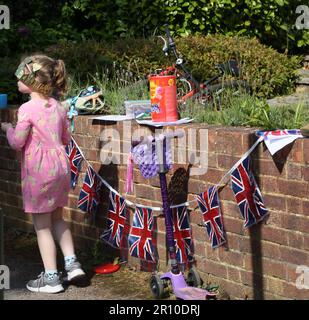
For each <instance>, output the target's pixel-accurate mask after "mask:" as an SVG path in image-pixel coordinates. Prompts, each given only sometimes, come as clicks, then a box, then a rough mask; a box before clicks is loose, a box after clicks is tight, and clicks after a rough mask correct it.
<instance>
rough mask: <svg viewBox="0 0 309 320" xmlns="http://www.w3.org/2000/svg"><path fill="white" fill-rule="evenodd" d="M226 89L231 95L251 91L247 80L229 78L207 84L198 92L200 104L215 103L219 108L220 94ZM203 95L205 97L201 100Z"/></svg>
mask: <svg viewBox="0 0 309 320" xmlns="http://www.w3.org/2000/svg"><path fill="white" fill-rule="evenodd" d="M228 90H229V91H231V92H232V94H233V95H240V94H241V93H248V94H250V93H251V88H250V86H249V84H248V82H247V81H245V80H230V81H225V82H223V83H219V84H214V85H211V86H208V87H207V88H206V89H204V90H203V91H202V92H201V93H200V96H199V100H200V102H201V103H202V104H211V105H213V104H216V105H217V106H218V107H219V108H220V106H221V97H222V94H223V93H224V92H226V91H228ZM204 96H205V97H207V99H206V101H203V97H204Z"/></svg>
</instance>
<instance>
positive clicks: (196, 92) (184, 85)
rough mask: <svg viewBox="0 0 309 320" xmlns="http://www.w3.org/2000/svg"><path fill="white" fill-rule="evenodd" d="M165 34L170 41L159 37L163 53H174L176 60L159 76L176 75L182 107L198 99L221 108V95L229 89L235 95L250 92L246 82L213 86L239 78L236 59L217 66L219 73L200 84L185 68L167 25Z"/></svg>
mask: <svg viewBox="0 0 309 320" xmlns="http://www.w3.org/2000/svg"><path fill="white" fill-rule="evenodd" d="M165 33H166V37H167V39H168V40H166V39H165V38H164V37H162V36H158V37H159V38H160V39H162V40H163V41H164V46H163V48H162V51H163V52H164V54H165V55H166V56H168V55H169V53H170V52H171V51H172V53H173V55H174V56H175V58H176V61H175V63H174V64H173V65H172V66H169V67H167V68H165V69H164V70H162V69H161V70H162V71H161V72H159V75H172V74H174V75H176V77H177V79H178V81H177V99H178V103H179V104H180V105H183V104H186V102H187V101H188V99H197V100H198V101H199V102H200V103H202V104H203V105H211V104H213V103H214V102H217V104H218V106H219V107H220V95H221V94H222V93H223V92H224V91H225V90H227V89H229V90H232V91H233V94H238V93H239V92H240V91H243V92H248V93H249V92H250V86H249V84H248V83H247V81H245V80H225V81H222V82H221V83H217V84H213V83H214V82H215V81H217V80H218V79H219V78H220V77H223V76H225V75H232V76H233V77H239V75H240V70H239V66H238V62H237V61H236V60H235V59H231V60H228V61H226V62H224V63H221V64H217V65H216V66H215V67H216V68H217V69H218V70H219V73H218V74H216V75H214V76H213V77H211V78H209V79H207V80H205V81H203V82H201V83H200V82H198V81H197V80H196V79H195V78H194V76H193V75H192V74H191V73H190V71H189V70H188V69H187V68H186V67H185V60H184V57H183V56H182V55H181V53H180V52H178V51H177V48H176V44H175V42H174V40H173V38H172V36H171V34H170V30H169V28H168V25H165Z"/></svg>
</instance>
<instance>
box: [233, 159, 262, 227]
mask: <svg viewBox="0 0 309 320" xmlns="http://www.w3.org/2000/svg"><path fill="white" fill-rule="evenodd" d="M231 181H232V190H233V192H234V195H235V198H236V201H237V205H238V207H239V210H240V213H241V215H242V217H243V218H244V219H245V223H244V227H245V228H248V227H250V226H252V225H254V224H256V223H258V222H259V221H261V220H263V219H264V218H265V217H266V215H267V209H266V208H265V206H264V202H263V199H262V195H261V192H260V189H259V187H258V185H257V183H256V181H255V179H254V176H253V174H252V172H251V169H250V163H249V157H247V158H246V159H245V160H244V161H243V162H242V163H241V164H240V165H239V166H238V167H237V168H236V169H235V170H234V171H233V172H232V173H231Z"/></svg>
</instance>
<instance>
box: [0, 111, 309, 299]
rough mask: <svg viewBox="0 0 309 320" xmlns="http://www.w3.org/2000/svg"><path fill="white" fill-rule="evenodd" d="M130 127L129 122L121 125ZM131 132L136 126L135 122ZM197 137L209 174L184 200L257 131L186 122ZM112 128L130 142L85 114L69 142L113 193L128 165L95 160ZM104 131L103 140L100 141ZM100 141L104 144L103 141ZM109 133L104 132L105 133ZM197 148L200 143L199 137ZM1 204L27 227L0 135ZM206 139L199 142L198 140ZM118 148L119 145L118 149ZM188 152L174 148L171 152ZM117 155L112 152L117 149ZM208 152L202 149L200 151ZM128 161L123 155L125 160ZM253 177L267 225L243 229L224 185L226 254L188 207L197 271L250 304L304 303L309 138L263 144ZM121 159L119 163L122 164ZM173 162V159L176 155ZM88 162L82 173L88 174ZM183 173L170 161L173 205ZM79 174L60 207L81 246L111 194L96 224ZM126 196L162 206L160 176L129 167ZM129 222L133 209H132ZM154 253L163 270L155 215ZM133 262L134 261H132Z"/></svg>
mask: <svg viewBox="0 0 309 320" xmlns="http://www.w3.org/2000/svg"><path fill="white" fill-rule="evenodd" d="M14 118H15V112H14V111H10V112H9V111H8V110H4V111H1V113H0V119H1V121H12V120H14ZM126 125H130V123H126ZM132 128H133V129H137V126H136V125H135V124H132ZM184 128H186V129H185V130H186V131H187V128H191V130H192V128H194V129H196V130H197V132H199V130H202V129H208V170H207V172H206V173H205V174H203V175H200V176H191V177H190V179H189V182H188V186H187V189H188V200H192V199H194V196H195V194H197V193H198V192H201V191H203V190H205V188H206V187H207V185H211V184H213V183H217V182H219V180H220V178H221V177H222V176H223V174H224V173H225V172H226V171H227V170H229V169H230V168H231V167H232V165H233V164H234V163H235V162H236V161H237V160H239V158H240V157H241V155H242V154H243V153H244V152H245V151H247V150H248V148H249V146H250V145H252V141H254V135H253V133H254V130H252V129H244V128H226V127H216V126H207V125H202V124H199V125H196V124H194V125H190V126H187V127H184ZM112 129H116V130H118V132H119V136H118V137H116V138H115V139H114V140H113V142H114V149H115V148H116V152H117V153H118V152H119V155H121V156H122V155H123V150H122V149H120V150H118V147H117V146H118V143H117V141H119V142H121V143H123V141H126V143H128V141H129V135H128V134H127V133H126V129H124V128H123V123H119V124H118V125H117V124H106V123H102V122H101V123H100V122H93V121H91V120H89V119H88V118H87V117H77V119H76V129H75V133H74V138H75V139H76V141H77V143H78V145H79V146H80V148H81V149H82V151H83V152H84V154H85V156H86V158H87V159H88V160H89V162H90V163H91V164H92V165H93V166H94V168H95V170H97V171H100V174H101V176H102V177H103V178H105V179H106V180H107V181H108V182H109V183H110V184H111V185H112V186H113V187H114V188H115V189H116V190H119V191H120V192H121V193H122V194H123V193H124V186H125V176H126V165H124V164H123V162H122V163H121V164H120V165H115V164H109V165H104V164H102V163H101V162H100V155H101V156H102V155H104V153H106V152H107V151H102V148H103V147H104V146H105V147H106V143H107V141H106V140H105V138H106V133H108V132H109V133H110V134H111V133H112V131H111V130H112ZM102 132H104V136H105V138H104V139H103V136H101V133H102ZM100 136H101V139H100ZM107 136H108V134H107ZM197 140H198V141H197V145H198V146H199V145H200V141H199V139H197ZM0 142H1V145H0V204H1V206H2V207H3V208H4V211H5V213H6V215H7V219H6V223H7V226H8V227H9V226H15V227H16V226H17V227H19V228H23V229H27V230H29V228H30V229H31V228H32V227H31V225H30V221H29V219H27V217H26V216H25V215H24V214H23V212H22V209H21V208H22V199H21V196H20V192H21V188H20V173H19V160H18V159H19V155H18V154H16V153H15V152H14V151H12V150H11V149H10V148H9V147H8V145H7V143H6V139H5V137H4V136H3V135H1V136H0ZM203 142H204V141H203ZM121 148H122V145H121ZM181 148H183V152H185V151H187V149H188V147H184V146H183V145H181V144H180V145H176V146H175V150H176V151H177V150H178V149H181ZM114 151H115V150H114ZM203 152H205V150H204V151H203ZM124 159H126V155H125V157H124ZM252 159H253V161H252V163H253V168H254V172H255V177H256V179H257V181H258V183H259V185H260V188H261V191H262V194H263V196H264V199H265V203H266V206H267V208H268V209H269V211H270V217H269V219H268V221H267V223H266V224H265V223H261V224H259V225H257V226H254V227H252V228H250V229H249V230H245V229H244V228H243V220H242V219H241V218H240V213H239V211H238V208H237V206H236V204H235V201H234V198H233V194H232V192H231V190H230V188H229V186H226V187H225V188H224V189H223V190H222V191H221V192H220V194H219V196H220V199H221V206H222V211H223V215H224V224H225V228H226V231H227V237H228V250H226V249H224V248H222V247H221V248H218V249H216V250H212V249H211V247H210V245H209V241H208V238H207V237H206V233H205V229H204V227H203V226H200V224H201V223H202V220H201V215H200V213H199V211H198V210H197V209H196V208H194V207H195V204H193V205H192V206H191V208H190V209H191V213H190V220H191V225H192V229H193V238H194V243H195V258H196V266H197V268H198V271H199V272H200V274H201V276H202V278H204V280H212V281H215V282H217V283H219V284H220V285H221V287H222V288H224V290H225V291H226V292H227V293H228V294H229V295H230V296H231V297H232V298H240V299H244V298H249V299H251V298H254V299H284V298H287V299H308V298H309V289H307V290H305V289H303V290H300V289H297V288H296V286H295V281H296V279H297V277H298V276H299V274H297V273H296V267H297V266H299V265H305V266H308V267H309V190H308V188H309V141H308V140H297V141H296V142H295V143H294V144H293V145H290V146H289V147H286V148H285V149H284V150H283V151H282V152H279V154H277V155H276V156H275V157H274V158H272V157H271V156H270V154H269V152H268V151H267V150H266V149H265V147H264V145H263V144H260V145H259V147H258V148H257V149H256V151H255V152H254V153H253V154H252ZM121 160H122V159H121ZM175 160H176V162H177V157H176V159H175ZM85 167H86V166H85V163H84V165H83V168H82V172H83V173H84V172H85ZM181 168H184V169H185V170H187V169H188V165H180V164H175V166H174V168H173V170H171V171H170V172H169V174H168V183H169V187H170V191H171V194H170V196H171V198H172V199H173V200H174V201H178V202H179V201H180V202H182V201H184V200H186V183H185V182H186V177H185V175H184V174H185V172H182V175H181V174H180V177H178V178H177V177H176V176H177V174H176V175H175V171H176V170H177V169H178V170H177V173H179V172H181ZM83 176H84V174H82V175H81V177H80V179H79V184H78V186H77V188H76V189H75V190H74V191H72V192H71V194H70V201H69V206H68V207H67V208H65V215H66V218H67V219H68V220H69V221H70V222H71V225H72V229H73V232H74V235H75V237H76V240H77V241H78V244H79V245H83V244H84V243H86V242H87V243H88V242H89V241H90V243H92V241H95V240H97V239H98V238H99V235H100V234H101V232H102V230H103V228H104V226H105V223H106V207H107V199H108V192H107V191H104V192H103V193H102V205H101V208H100V211H99V213H98V214H97V215H96V217H95V219H93V218H91V217H88V218H87V219H85V215H84V214H83V213H82V212H81V211H79V210H77V199H78V195H79V190H80V186H81V183H82V178H83ZM128 199H129V200H131V201H134V202H138V203H141V204H146V205H152V206H161V202H160V199H161V194H160V189H159V181H158V178H153V179H150V180H149V179H148V180H146V179H143V178H142V176H141V174H140V173H139V171H138V170H137V168H136V167H135V169H134V194H133V195H130V196H128ZM131 219H132V212H131ZM157 225H158V233H157V242H158V251H159V256H160V269H161V270H165V269H167V268H168V266H167V265H166V250H165V235H164V230H165V227H164V219H163V218H162V217H158V218H157ZM129 261H130V263H131V264H135V265H138V264H139V261H138V259H135V258H129Z"/></svg>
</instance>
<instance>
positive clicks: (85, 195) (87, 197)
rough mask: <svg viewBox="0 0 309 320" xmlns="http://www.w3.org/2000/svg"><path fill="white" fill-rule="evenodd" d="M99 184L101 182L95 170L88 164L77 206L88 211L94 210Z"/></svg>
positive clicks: (97, 200)
mask: <svg viewBox="0 0 309 320" xmlns="http://www.w3.org/2000/svg"><path fill="white" fill-rule="evenodd" d="M101 186H102V182H101V181H100V180H99V178H98V176H97V174H96V172H95V171H94V170H93V169H92V168H91V167H90V166H89V167H88V168H87V171H86V176H85V179H84V182H83V186H82V188H81V190H80V194H79V199H78V205H77V206H78V208H79V209H81V210H82V211H84V212H88V213H94V212H96V210H97V208H98V204H99V193H100V189H101Z"/></svg>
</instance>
